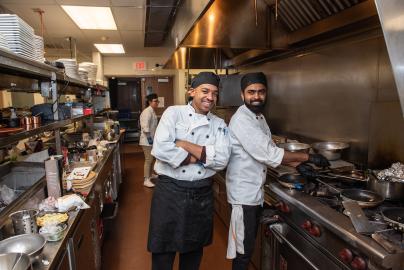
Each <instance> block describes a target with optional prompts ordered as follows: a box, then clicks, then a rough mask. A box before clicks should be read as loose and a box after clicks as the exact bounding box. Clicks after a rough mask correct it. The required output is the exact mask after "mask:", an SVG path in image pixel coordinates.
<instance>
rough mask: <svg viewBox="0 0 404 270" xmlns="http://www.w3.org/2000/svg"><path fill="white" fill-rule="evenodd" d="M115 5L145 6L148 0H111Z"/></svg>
mask: <svg viewBox="0 0 404 270" xmlns="http://www.w3.org/2000/svg"><path fill="white" fill-rule="evenodd" d="M111 5H112V6H114V7H144V6H146V0H111Z"/></svg>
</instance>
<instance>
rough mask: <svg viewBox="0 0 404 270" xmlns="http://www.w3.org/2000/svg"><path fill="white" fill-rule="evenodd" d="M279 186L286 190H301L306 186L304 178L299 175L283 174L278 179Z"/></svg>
mask: <svg viewBox="0 0 404 270" xmlns="http://www.w3.org/2000/svg"><path fill="white" fill-rule="evenodd" d="M278 182H279V184H281V185H282V186H284V187H286V188H294V189H297V190H302V189H303V186H304V185H305V184H306V178H305V177H304V176H302V175H300V174H289V173H288V174H284V175H282V176H280V177H279V178H278Z"/></svg>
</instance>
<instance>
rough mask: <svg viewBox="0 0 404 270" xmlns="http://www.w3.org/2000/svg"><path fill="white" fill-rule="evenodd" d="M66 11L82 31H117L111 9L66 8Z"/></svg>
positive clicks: (63, 6) (64, 7)
mask: <svg viewBox="0 0 404 270" xmlns="http://www.w3.org/2000/svg"><path fill="white" fill-rule="evenodd" d="M62 8H63V9H64V11H65V12H66V13H67V14H68V15H69V16H70V18H71V19H72V20H73V21H74V22H75V23H76V24H77V26H78V27H79V28H80V29H93V30H116V29H117V28H116V23H115V20H114V16H113V15H112V12H111V9H110V8H109V7H89V6H66V5H62Z"/></svg>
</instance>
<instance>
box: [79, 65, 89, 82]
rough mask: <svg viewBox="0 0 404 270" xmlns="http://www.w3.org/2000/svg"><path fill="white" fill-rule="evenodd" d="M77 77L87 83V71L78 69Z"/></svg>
mask: <svg viewBox="0 0 404 270" xmlns="http://www.w3.org/2000/svg"><path fill="white" fill-rule="evenodd" d="M79 66H80V65H79ZM79 76H80V78H81V80H82V81H85V82H88V70H86V69H84V68H82V67H79Z"/></svg>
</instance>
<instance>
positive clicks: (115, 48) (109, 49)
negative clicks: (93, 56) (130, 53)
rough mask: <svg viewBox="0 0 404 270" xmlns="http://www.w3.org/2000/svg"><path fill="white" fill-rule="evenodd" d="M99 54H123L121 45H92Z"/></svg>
mask: <svg viewBox="0 0 404 270" xmlns="http://www.w3.org/2000/svg"><path fill="white" fill-rule="evenodd" d="M94 46H95V47H96V48H97V50H98V51H99V52H100V53H120V54H122V53H125V49H124V48H123V46H122V44H94Z"/></svg>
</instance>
